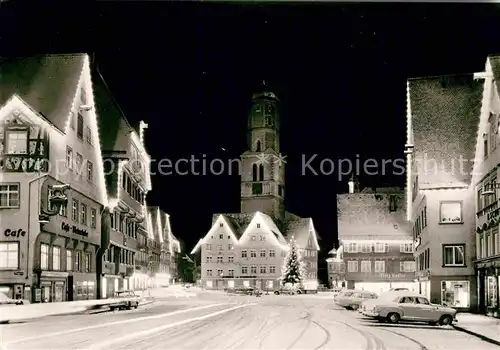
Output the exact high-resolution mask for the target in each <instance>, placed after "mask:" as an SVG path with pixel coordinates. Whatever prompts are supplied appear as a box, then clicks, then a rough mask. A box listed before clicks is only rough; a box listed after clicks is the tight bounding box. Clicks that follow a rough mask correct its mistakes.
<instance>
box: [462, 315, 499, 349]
mask: <svg viewBox="0 0 500 350" xmlns="http://www.w3.org/2000/svg"><path fill="white" fill-rule="evenodd" d="M457 320H458V322H456V323H454V324H453V327H454V328H455V329H457V330H460V331H462V332H466V333H469V334H471V335H474V336H476V337H479V338H481V339H483V340H485V341H487V342H489V343H492V344H496V345H498V346H500V319H498V318H494V317H488V316H484V315H475V314H468V313H459V314H457Z"/></svg>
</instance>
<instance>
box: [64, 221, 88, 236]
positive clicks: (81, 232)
mask: <svg viewBox="0 0 500 350" xmlns="http://www.w3.org/2000/svg"><path fill="white" fill-rule="evenodd" d="M61 229H62V230H63V231H65V232H72V233H76V234H77V235H81V236H88V235H89V233H88V232H87V231H85V230H82V229H79V228H78V227H76V226H75V225H70V224H67V223H65V222H63V223H62V224H61Z"/></svg>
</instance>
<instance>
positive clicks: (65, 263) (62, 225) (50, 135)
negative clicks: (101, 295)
mask: <svg viewBox="0 0 500 350" xmlns="http://www.w3.org/2000/svg"><path fill="white" fill-rule="evenodd" d="M28 67H29V69H28ZM0 69H1V70H2V74H1V75H0V106H1V107H0V123H1V126H0V231H1V232H2V238H1V239H0V248H1V249H0V290H1V291H2V292H4V293H5V294H7V295H8V296H10V297H12V298H15V299H27V300H30V301H31V302H57V301H66V300H81V299H94V298H95V297H96V275H95V271H96V264H95V257H96V253H97V251H98V250H99V247H100V244H101V237H100V236H101V214H102V213H103V209H104V207H105V206H107V205H108V201H107V195H106V188H105V185H104V172H103V162H102V154H101V149H100V143H99V139H100V135H99V130H98V126H97V119H96V115H97V113H98V110H99V108H100V106H99V105H98V103H97V101H95V99H94V91H93V84H92V82H93V80H94V81H95V80H96V77H95V76H93V75H92V72H91V68H90V61H89V57H88V56H87V55H85V54H75V55H45V56H36V57H30V58H20V59H12V60H6V61H3V62H2V63H1V66H0ZM21 72H22V74H21ZM48 86H50V87H52V88H50V89H49V88H47V87H48Z"/></svg>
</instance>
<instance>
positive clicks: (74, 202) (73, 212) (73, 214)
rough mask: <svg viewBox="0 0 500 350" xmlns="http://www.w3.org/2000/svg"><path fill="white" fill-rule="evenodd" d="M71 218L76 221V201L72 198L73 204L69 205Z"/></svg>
mask: <svg viewBox="0 0 500 350" xmlns="http://www.w3.org/2000/svg"><path fill="white" fill-rule="evenodd" d="M71 219H72V220H73V221H78V201H77V200H76V199H73V204H72V207H71Z"/></svg>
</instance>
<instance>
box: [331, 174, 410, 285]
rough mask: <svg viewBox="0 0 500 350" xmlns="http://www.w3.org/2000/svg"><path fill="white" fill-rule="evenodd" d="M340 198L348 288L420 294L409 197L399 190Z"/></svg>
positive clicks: (342, 196) (370, 191)
mask: <svg viewBox="0 0 500 350" xmlns="http://www.w3.org/2000/svg"><path fill="white" fill-rule="evenodd" d="M349 190H350V192H351V193H349V194H340V195H337V208H338V223H339V226H338V229H339V241H340V244H341V247H342V254H343V261H344V264H345V267H346V274H345V279H346V281H347V287H348V288H355V289H359V290H367V291H371V292H375V293H381V292H385V291H388V290H390V289H391V288H408V289H410V290H415V282H414V276H415V263H414V259H413V239H412V235H411V231H410V227H409V225H408V223H407V221H406V201H405V195H404V193H402V191H401V190H400V189H397V188H377V189H364V190H363V191H361V192H358V193H353V192H354V191H355V189H354V185H353V183H352V181H350V183H349Z"/></svg>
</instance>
